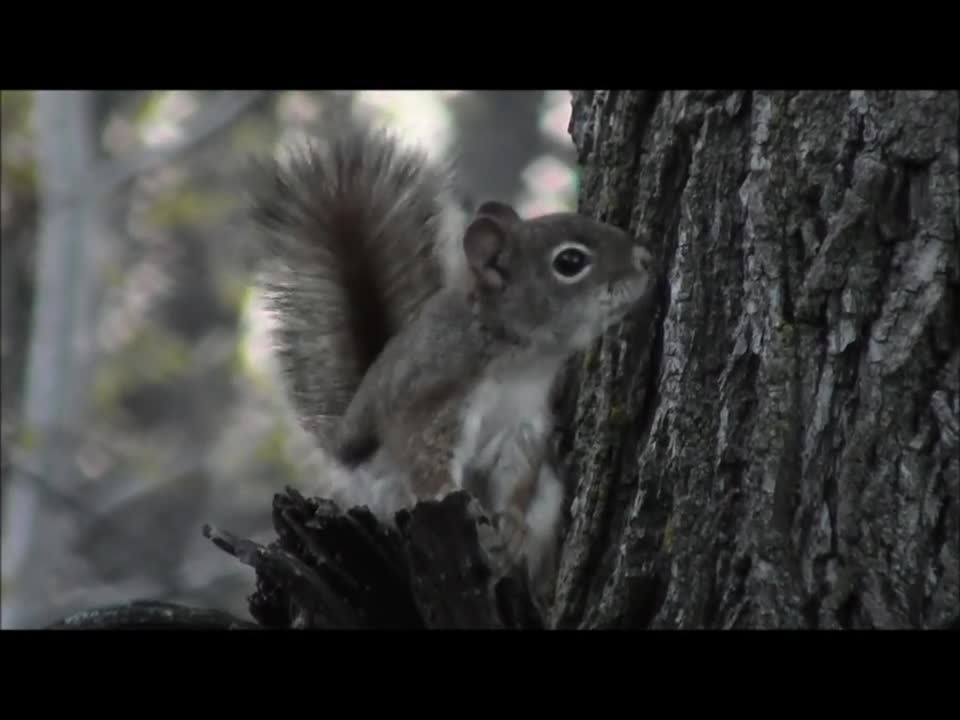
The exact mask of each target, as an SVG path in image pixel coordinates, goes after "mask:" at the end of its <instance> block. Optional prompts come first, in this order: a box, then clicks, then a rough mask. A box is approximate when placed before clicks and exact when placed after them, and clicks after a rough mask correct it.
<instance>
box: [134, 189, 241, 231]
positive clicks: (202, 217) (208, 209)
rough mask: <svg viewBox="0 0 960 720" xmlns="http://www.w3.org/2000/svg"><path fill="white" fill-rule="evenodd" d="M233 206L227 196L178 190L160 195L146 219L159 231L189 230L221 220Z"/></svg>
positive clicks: (215, 192)
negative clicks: (189, 228) (186, 228)
mask: <svg viewBox="0 0 960 720" xmlns="http://www.w3.org/2000/svg"><path fill="white" fill-rule="evenodd" d="M236 203H237V200H236V198H234V197H232V196H231V195H230V194H229V193H227V192H217V191H214V190H196V189H190V190H188V189H185V188H178V189H177V190H173V191H170V192H166V193H163V194H161V195H159V196H158V197H157V198H156V200H155V201H154V203H153V205H152V206H151V207H150V209H149V211H148V212H147V219H148V220H149V221H150V222H151V223H153V224H155V225H157V226H158V227H164V228H176V227H192V226H196V225H198V224H202V223H212V222H214V221H216V220H219V219H221V218H222V217H224V216H225V215H226V214H227V213H228V212H229V211H230V210H231V209H232V208H233V207H235V206H236Z"/></svg>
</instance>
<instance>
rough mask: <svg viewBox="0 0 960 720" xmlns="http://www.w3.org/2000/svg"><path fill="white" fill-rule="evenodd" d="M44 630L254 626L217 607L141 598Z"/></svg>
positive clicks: (93, 611)
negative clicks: (192, 605) (177, 603)
mask: <svg viewBox="0 0 960 720" xmlns="http://www.w3.org/2000/svg"><path fill="white" fill-rule="evenodd" d="M48 629H50V630H122V629H128V630H255V629H257V625H256V624H254V623H251V622H245V621H243V620H240V619H238V618H235V617H233V616H232V615H229V614H227V613H224V612H220V611H219V610H207V609H205V608H194V607H187V606H184V605H174V604H172V603H163V602H152V601H144V602H134V603H130V604H128V605H114V606H111V607H105V608H97V609H96V610H85V611H83V612H79V613H76V614H74V615H71V616H70V617H68V618H66V619H64V620H61V621H60V622H58V623H55V624H54V625H51V626H49V628H48Z"/></svg>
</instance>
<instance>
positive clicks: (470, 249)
mask: <svg viewBox="0 0 960 720" xmlns="http://www.w3.org/2000/svg"><path fill="white" fill-rule="evenodd" d="M463 250H464V253H465V256H466V260H467V266H468V268H469V270H470V275H471V277H472V280H473V290H474V296H475V297H476V299H477V302H478V303H479V304H480V307H481V312H482V313H483V314H484V315H485V316H486V317H488V318H495V319H496V321H497V322H500V323H503V325H504V329H505V330H507V331H509V332H510V333H512V334H514V335H518V336H521V337H524V338H529V339H531V340H533V341H534V342H535V343H537V344H538V345H541V346H545V347H552V348H556V350H557V351H559V352H562V353H566V352H571V351H578V350H582V349H584V348H586V347H587V346H588V345H589V344H590V343H591V342H593V341H594V340H595V339H596V338H597V337H599V336H600V335H601V334H602V333H603V331H604V330H605V329H606V328H608V327H609V326H610V325H612V324H613V323H615V322H619V321H620V320H622V319H623V318H624V316H626V315H627V314H628V313H629V312H630V311H631V310H632V309H634V308H636V307H638V305H642V304H645V303H649V302H650V301H651V300H652V299H653V297H654V294H655V292H656V287H657V284H658V270H657V267H656V262H655V260H654V257H653V254H652V253H651V252H650V250H649V248H647V247H646V246H645V245H644V244H643V243H641V242H639V241H637V240H635V239H634V238H633V237H632V236H631V235H630V234H629V233H627V232H625V231H623V230H621V229H619V228H617V227H614V226H613V225H609V224H606V223H602V222H598V221H596V220H593V219H591V218H588V217H585V216H583V215H580V214H577V213H554V214H550V215H543V216H541V217H536V218H532V219H528V220H523V219H521V218H520V217H519V216H518V215H517V213H516V211H514V210H513V208H511V207H509V206H508V205H504V204H501V203H494V202H488V203H485V204H484V205H481V206H480V208H478V210H477V212H476V217H475V218H474V220H473V222H472V223H470V225H469V226H468V227H467V229H466V231H465V232H464V236H463Z"/></svg>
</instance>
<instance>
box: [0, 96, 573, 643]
mask: <svg viewBox="0 0 960 720" xmlns="http://www.w3.org/2000/svg"><path fill="white" fill-rule="evenodd" d="M353 116H364V117H370V118H373V119H374V121H375V122H377V123H378V124H382V125H387V126H389V127H391V128H395V129H396V130H398V131H400V132H401V133H403V134H404V135H405V136H406V137H409V138H410V139H411V140H414V141H417V142H420V143H421V144H423V145H424V146H425V147H426V148H427V149H428V150H430V151H431V152H436V153H440V154H449V155H452V157H454V158H455V159H456V160H457V164H458V168H459V171H460V176H461V182H462V188H461V189H462V192H463V193H464V198H465V201H466V202H467V203H468V205H476V204H477V203H479V202H481V201H483V200H484V199H492V198H496V199H501V200H506V201H510V202H513V203H515V204H516V206H517V208H518V209H519V210H520V212H521V213H523V214H526V213H534V212H542V211H546V210H551V209H572V208H574V207H575V205H576V198H577V174H576V167H575V160H576V158H575V155H574V151H573V146H572V143H571V141H570V138H569V135H568V123H569V118H570V96H569V94H568V93H566V92H554V91H550V92H544V91H487V92H467V91H462V92H439V91H438V92H419V91H418V92H413V91H409V92H407V91H391V92H373V91H364V92H346V91H341V92H333V91H329V92H293V91H285V92H233V91H209V92H206V91H204V92H194V91H189V92H188V91H162V92H155V91H78V92H49V93H43V92H41V93H36V92H29V91H9V92H8V91H4V92H3V93H2V193H0V200H2V239H3V245H2V346H0V350H2V466H0V471H2V493H3V526H2V531H3V555H2V558H3V585H2V626H3V627H4V628H12V627H37V626H41V625H44V624H46V623H49V622H52V621H55V620H57V619H58V618H60V617H62V616H64V615H66V614H69V613H72V612H75V611H78V610H82V609H86V608H91V607H94V606H100V605H105V604H113V603H121V602H127V601H130V600H134V599H152V600H166V601H170V602H180V603H187V604H195V605H201V606H205V607H210V608H218V609H223V610H227V611H229V612H232V613H234V614H236V615H238V616H239V617H243V618H247V617H248V614H247V611H246V596H247V594H248V593H250V592H252V591H253V589H254V588H253V580H254V578H253V573H252V571H251V570H249V569H248V568H245V567H242V566H240V565H239V564H238V563H236V562H235V561H233V560H232V559H231V558H229V557H228V556H227V555H225V554H224V553H222V552H220V551H218V550H217V549H216V548H215V547H213V545H212V544H211V543H210V542H209V541H208V540H206V539H204V538H203V537H202V535H201V527H202V525H203V523H205V522H212V523H215V524H217V525H219V526H221V527H224V528H226V529H229V530H231V531H234V532H237V533H239V534H240V535H243V536H246V537H251V538H264V537H269V536H270V515H269V511H270V503H271V499H272V494H273V493H274V492H275V491H277V490H280V489H282V488H283V487H284V486H285V485H294V486H296V487H299V488H305V489H307V491H308V492H309V488H310V478H309V477H304V476H303V474H302V473H300V472H298V458H299V457H302V453H304V452H306V451H307V449H308V447H309V445H308V442H307V440H306V437H305V435H304V434H303V433H302V432H301V431H300V430H299V428H298V427H297V425H296V424H295V421H294V420H293V416H292V414H291V412H290V409H289V407H288V405H287V402H286V398H285V397H284V395H283V392H282V389H281V388H280V387H279V385H278V383H277V377H276V374H275V372H276V366H275V365H274V363H273V361H272V357H271V347H270V339H269V335H268V325H267V319H266V318H265V316H264V314H263V312H262V310H261V306H260V305H259V302H258V297H257V293H256V290H255V288H254V287H253V286H252V284H251V281H252V278H251V276H250V274H249V269H250V268H249V263H248V259H247V258H246V257H245V256H244V253H243V245H244V238H245V234H246V233H249V227H248V226H247V225H246V224H245V217H244V199H245V196H244V186H243V183H244V169H245V166H246V165H247V162H248V161H249V158H250V156H251V155H252V154H260V153H277V152H282V151H283V148H285V147H287V146H288V145H289V144H290V143H296V142H298V141H299V140H301V139H302V138H303V137H305V136H321V137H322V135H323V133H324V128H325V127H328V126H329V125H330V124H331V123H335V122H342V121H344V120H349V119H350V118H351V117H353Z"/></svg>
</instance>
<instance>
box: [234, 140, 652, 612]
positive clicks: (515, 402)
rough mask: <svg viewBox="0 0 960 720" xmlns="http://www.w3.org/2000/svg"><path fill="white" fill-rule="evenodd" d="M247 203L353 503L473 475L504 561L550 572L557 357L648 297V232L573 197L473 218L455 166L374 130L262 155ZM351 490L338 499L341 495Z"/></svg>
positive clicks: (493, 551) (275, 311) (296, 359)
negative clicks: (600, 214)
mask: <svg viewBox="0 0 960 720" xmlns="http://www.w3.org/2000/svg"><path fill="white" fill-rule="evenodd" d="M255 167H256V168H257V169H258V172H257V174H256V177H257V181H256V183H255V185H254V186H253V189H252V192H251V193H250V213H251V217H252V219H253V221H254V223H255V226H256V228H257V229H258V233H257V236H256V241H257V243H258V248H259V251H260V253H261V259H262V260H263V264H262V265H261V267H260V270H261V271H262V272H261V273H260V284H261V287H262V288H263V289H264V290H265V297H266V300H267V307H268V309H269V310H270V312H271V313H272V315H273V316H274V319H275V322H276V329H275V333H274V337H275V342H276V345H277V348H276V350H277V357H278V359H279V360H280V368H281V371H282V373H283V375H284V376H285V381H286V385H287V389H288V392H289V397H290V398H291V399H292V403H293V406H294V408H295V410H296V413H297V415H298V418H299V420H300V422H301V424H302V426H303V427H304V428H305V429H307V430H308V431H309V432H310V433H311V434H312V437H313V439H315V440H316V442H317V445H318V446H319V447H321V448H322V449H324V450H325V451H326V452H328V453H329V454H330V455H331V456H332V461H333V464H334V466H335V470H331V471H330V472H334V473H335V474H337V475H338V477H339V480H338V482H339V483H340V490H339V492H340V493H341V495H342V497H343V498H346V500H345V501H346V502H349V503H351V504H352V505H366V506H367V507H368V508H369V509H371V510H372V511H373V512H374V513H375V514H376V515H377V516H378V517H379V518H380V519H381V520H384V521H387V522H392V519H393V516H394V514H395V513H396V512H398V511H399V510H401V509H403V508H404V507H409V506H412V505H413V504H415V503H416V502H418V501H420V500H424V499H439V498H442V497H443V496H444V495H446V494H447V493H450V492H453V491H455V490H465V491H467V492H468V493H470V495H472V496H473V497H474V499H475V500H476V502H477V503H478V504H479V505H480V507H481V509H482V513H483V514H485V515H486V516H487V517H488V519H490V521H491V522H492V525H491V526H490V527H492V528H493V530H491V531H490V534H489V535H488V536H486V539H485V540H484V542H485V547H486V548H487V550H488V553H489V556H490V558H491V559H492V561H496V562H495V563H493V564H494V565H496V566H497V567H500V568H501V572H502V573H506V572H508V570H509V569H511V568H515V567H517V566H518V564H520V563H523V564H524V565H525V567H526V572H527V573H528V580H529V582H530V583H531V588H532V589H533V590H534V595H535V599H536V600H537V601H538V602H539V603H540V605H541V607H542V606H543V605H544V604H545V603H546V602H547V600H546V599H547V598H548V597H549V596H550V593H551V592H552V588H553V583H554V582H555V573H556V569H557V561H558V552H559V547H558V545H559V537H558V533H559V529H560V525H561V523H562V520H563V512H564V506H563V502H564V494H565V493H564V486H563V484H562V482H561V480H560V474H559V469H558V466H557V462H556V458H555V457H554V456H553V454H552V451H551V447H550V438H551V434H552V431H553V418H552V413H551V408H550V404H549V398H550V394H551V390H552V389H553V385H554V383H555V380H556V378H557V377H558V375H559V373H560V371H561V369H562V366H563V364H564V363H565V362H566V361H567V359H569V358H570V357H571V356H572V355H573V354H575V353H577V352H579V351H583V350H585V349H587V348H588V347H589V346H590V345H591V343H593V342H594V341H595V340H597V339H598V338H599V336H600V335H601V334H602V333H603V332H604V331H605V330H606V329H607V328H609V327H610V326H611V325H613V324H614V323H616V322H618V321H620V320H622V319H623V318H624V317H625V316H626V314H627V313H628V312H629V311H630V310H632V309H634V308H636V307H637V306H639V305H641V304H643V303H648V302H650V301H651V300H652V299H653V296H654V294H655V286H656V284H657V269H656V267H655V261H654V257H653V254H652V253H651V251H650V249H649V248H648V247H647V246H646V244H645V243H643V242H640V241H638V240H635V239H634V237H632V235H631V234H630V233H628V232H626V231H624V230H622V229H620V228H617V227H615V226H613V225H611V224H608V223H604V222H600V221H598V220H594V219H591V218H589V217H586V216H585V215H582V214H579V213H576V212H556V213H550V214H546V215H542V216H539V217H532V218H528V219H524V218H521V217H520V216H519V214H518V213H517V212H516V210H515V209H514V208H513V207H511V206H510V205H509V204H507V203H503V202H500V201H496V200H489V201H486V202H484V203H482V204H480V205H479V206H478V207H477V208H476V210H475V211H473V212H472V213H468V212H467V211H466V210H465V209H464V208H463V207H462V206H461V205H460V203H459V201H458V199H457V197H458V196H457V191H456V172H455V171H454V169H453V166H452V164H450V163H444V162H438V161H431V160H429V159H428V156H427V155H426V153H425V152H424V151H423V150H422V149H420V148H417V147H415V146H412V145H404V144H403V143H401V142H400V141H399V140H398V139H397V138H396V137H395V136H394V135H392V134H390V133H389V132H387V131H384V130H377V129H374V128H372V127H370V126H360V127H349V128H347V129H345V130H343V131H340V132H337V133H334V134H333V135H332V137H330V138H329V139H328V140H327V141H326V142H325V143H318V142H309V143H308V144H307V145H306V146H305V147H304V148H303V149H302V150H299V151H294V152H291V153H290V154H289V157H288V162H286V163H284V162H281V161H279V160H274V159H270V160H265V161H261V162H259V163H257V164H256V165H255ZM337 499H340V498H337Z"/></svg>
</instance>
